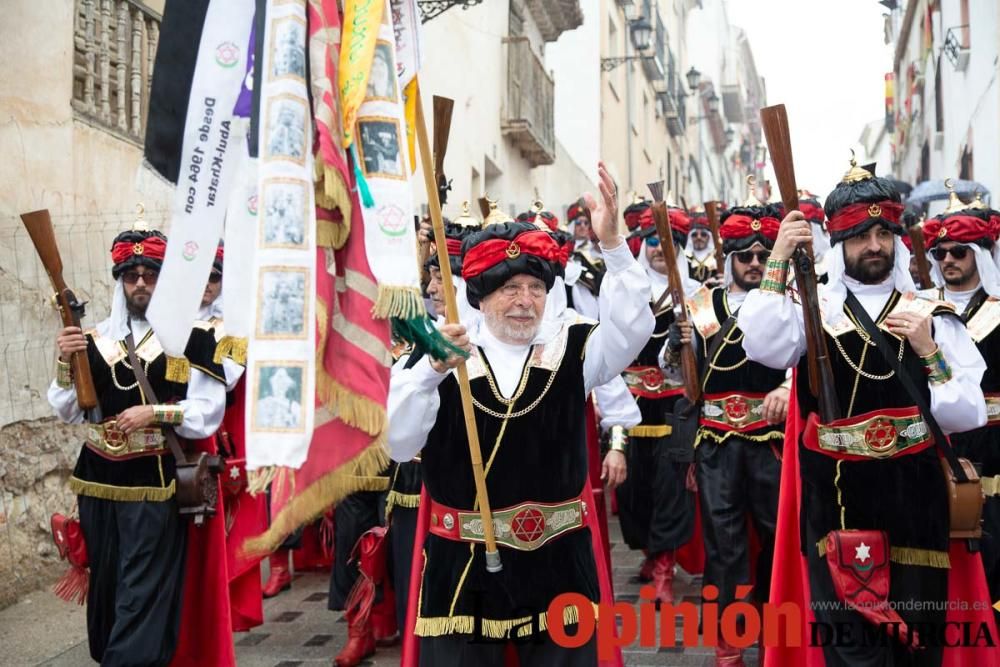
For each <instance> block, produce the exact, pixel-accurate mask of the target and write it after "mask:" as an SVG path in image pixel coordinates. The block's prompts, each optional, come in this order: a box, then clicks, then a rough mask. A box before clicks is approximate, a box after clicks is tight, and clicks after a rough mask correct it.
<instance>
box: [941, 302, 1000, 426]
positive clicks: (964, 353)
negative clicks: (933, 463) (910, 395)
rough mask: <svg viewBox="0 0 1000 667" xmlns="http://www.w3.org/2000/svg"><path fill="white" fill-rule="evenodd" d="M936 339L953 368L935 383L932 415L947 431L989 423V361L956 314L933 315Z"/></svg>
mask: <svg viewBox="0 0 1000 667" xmlns="http://www.w3.org/2000/svg"><path fill="white" fill-rule="evenodd" d="M934 341H935V342H936V343H937V344H938V347H940V348H941V354H943V355H944V358H945V360H946V361H947V362H948V365H949V366H950V367H951V373H952V376H951V379H950V380H948V381H947V382H943V383H941V384H932V385H930V388H931V414H933V415H934V419H936V420H937V422H938V424H939V425H940V426H941V430H942V431H944V432H945V433H961V432H962V431H970V430H972V429H974V428H979V427H980V426H983V425H985V424H986V400H985V399H984V398H983V390H982V386H981V384H980V383H981V382H982V381H983V373H984V372H985V371H986V362H985V361H983V356H982V355H981V354H980V353H979V350H978V348H976V345H975V343H973V342H972V339H971V338H969V333H968V331H966V329H965V327H964V326H962V324H961V323H960V322H959V321H958V320H956V319H955V318H953V317H935V318H934Z"/></svg>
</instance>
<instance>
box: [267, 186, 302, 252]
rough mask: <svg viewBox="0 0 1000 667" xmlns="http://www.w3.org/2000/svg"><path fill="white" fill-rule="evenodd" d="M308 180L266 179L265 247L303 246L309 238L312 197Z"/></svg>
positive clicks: (297, 247)
mask: <svg viewBox="0 0 1000 667" xmlns="http://www.w3.org/2000/svg"><path fill="white" fill-rule="evenodd" d="M308 186H309V184H308V183H306V182H305V181H303V180H301V179H298V178H270V179H268V180H266V181H264V224H263V225H261V226H260V233H261V240H260V245H261V247H262V248H296V249H301V248H302V247H303V246H304V245H305V242H306V233H307V227H306V220H308V219H309V210H308V206H309V197H308V194H307V192H306V188H307V187H308Z"/></svg>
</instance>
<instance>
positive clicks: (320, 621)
mask: <svg viewBox="0 0 1000 667" xmlns="http://www.w3.org/2000/svg"><path fill="white" fill-rule="evenodd" d="M610 523H611V540H612V550H611V557H612V560H613V563H614V577H615V582H614V584H615V592H616V595H617V598H618V600H620V601H628V602H633V603H634V602H636V601H637V600H638V597H639V586H640V584H639V582H638V580H637V579H636V578H635V573H636V572H637V570H638V568H639V563H640V559H641V554H639V553H638V552H631V551H629V550H628V549H627V548H626V547H625V546H624V545H623V544H622V543H621V534H620V532H619V529H618V520H617V517H611V522H610ZM700 585H701V578H700V577H697V578H692V577H690V576H688V575H687V574H685V573H684V572H678V574H677V578H676V580H675V584H674V592H675V595H676V598H677V601H678V602H680V601H681V600H684V599H689V600H694V599H696V595H697V590H698V587H699V586H700ZM327 586H328V577H327V575H326V574H324V573H314V572H310V573H305V574H302V575H299V576H297V577H296V579H295V581H294V583H293V585H292V589H291V590H290V591H286V592H284V593H282V594H281V595H279V596H277V597H276V598H272V599H270V600H265V602H264V619H265V623H264V625H262V626H260V627H257V628H254V629H253V630H252V631H251V632H245V633H239V634H237V635H236V657H237V661H238V662H239V665H240V667H295V666H297V665H303V666H306V665H321V664H325V665H328V664H330V660H331V658H332V657H333V655H334V654H335V653H336V652H337V650H339V648H340V647H341V646H342V645H343V643H344V641H345V639H346V637H347V624H346V623H345V622H344V619H343V617H342V615H341V614H340V613H339V612H331V611H328V610H327V608H326V598H327ZM85 623H86V620H85V616H84V608H83V607H78V606H76V605H70V604H67V603H65V602H62V601H61V600H59V599H57V598H56V597H55V596H54V595H53V594H51V593H50V592H48V591H46V590H43V591H36V592H35V593H33V594H32V595H30V596H28V597H27V598H25V599H23V600H21V601H20V602H19V603H18V604H16V605H13V606H11V607H9V608H7V609H5V610H3V611H2V612H0V665H10V666H12V667H15V666H16V667H28V666H29V665H45V666H46V667H82V666H84V665H89V664H93V663H92V662H91V661H90V656H89V654H88V652H87V641H86V628H85ZM680 629H681V628H680V627H679V628H678V631H680ZM678 644H680V636H678ZM624 655H625V664H626V665H629V666H630V667H652V666H657V667H659V666H672V667H695V666H698V667H702V666H707V665H711V664H712V657H713V652H712V649H711V648H705V647H693V648H686V649H682V648H681V647H680V646H678V647H676V648H661V649H659V650H657V649H654V648H639V647H638V646H634V647H632V648H630V649H627V650H626V651H625V653H624ZM399 657H400V649H399V646H398V645H397V646H395V647H391V648H379V649H378V653H376V655H375V656H374V657H373V658H371V659H369V660H367V661H365V662H364V663H362V664H364V665H370V666H378V667H388V666H390V665H398V664H399ZM744 659H745V661H746V664H747V666H748V667H754V666H755V665H756V664H757V660H756V650H749V651H747V652H746V655H745V658H744Z"/></svg>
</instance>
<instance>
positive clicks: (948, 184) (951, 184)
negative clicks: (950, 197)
mask: <svg viewBox="0 0 1000 667" xmlns="http://www.w3.org/2000/svg"><path fill="white" fill-rule="evenodd" d="M944 187H945V188H946V189H947V190H948V192H954V191H955V181H954V180H952V179H951V178H950V177H949V178H946V179H944Z"/></svg>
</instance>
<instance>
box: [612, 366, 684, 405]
mask: <svg viewBox="0 0 1000 667" xmlns="http://www.w3.org/2000/svg"><path fill="white" fill-rule="evenodd" d="M622 378H624V380H625V384H626V385H628V390H629V391H630V392H632V395H633V396H642V397H643V398H668V397H670V396H680V395H681V394H683V393H684V385H682V384H677V383H674V382H672V381H671V380H669V379H668V378H667V376H666V375H664V374H663V370H662V369H660V368H659V367H657V366H629V367H628V368H626V369H625V371H624V372H623V373H622Z"/></svg>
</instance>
